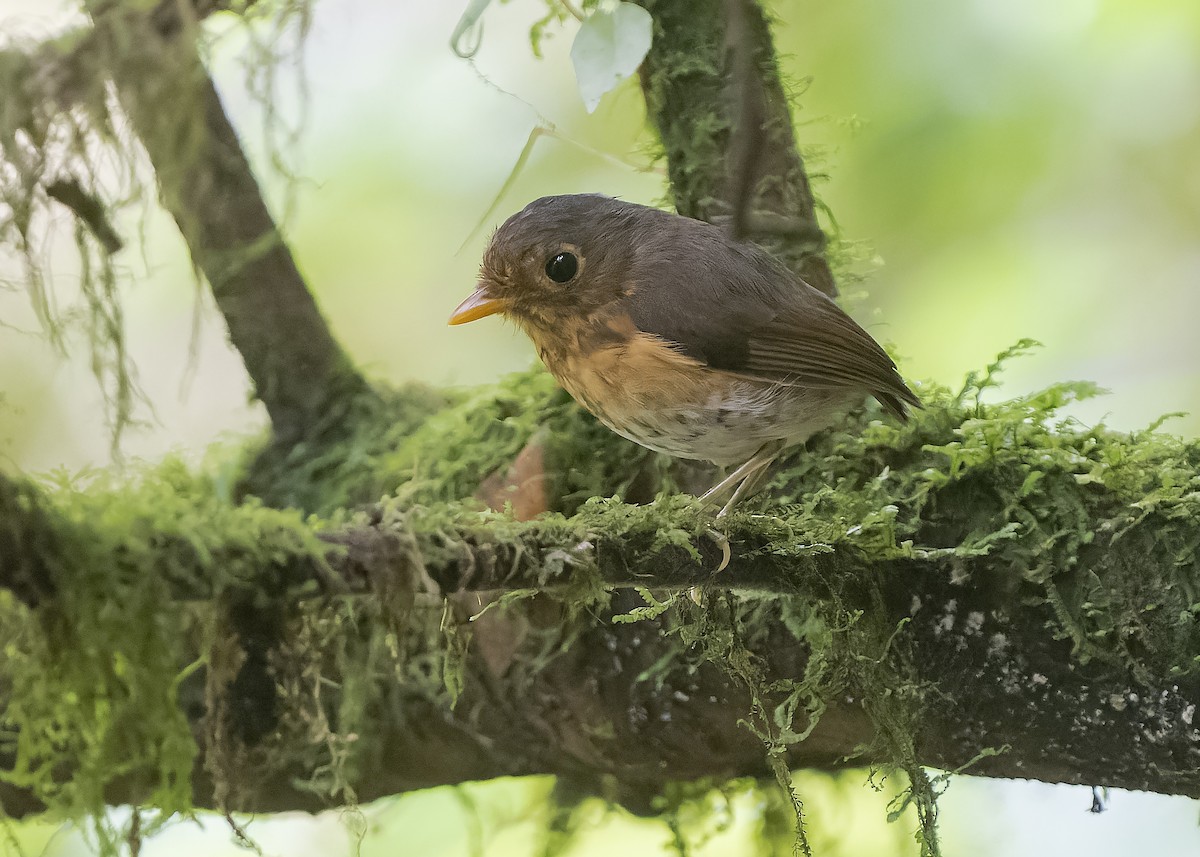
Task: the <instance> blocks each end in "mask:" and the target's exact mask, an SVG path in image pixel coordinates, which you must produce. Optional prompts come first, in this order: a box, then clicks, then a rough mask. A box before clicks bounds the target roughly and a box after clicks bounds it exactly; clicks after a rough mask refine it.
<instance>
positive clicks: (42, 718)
mask: <svg viewBox="0 0 1200 857" xmlns="http://www.w3.org/2000/svg"><path fill="white" fill-rule="evenodd" d="M217 485H218V483H217V481H216V480H213V479H211V478H208V477H205V476H199V475H196V474H194V473H191V472H189V471H188V470H187V469H185V467H184V466H183V465H182V464H180V463H178V462H167V463H165V464H163V465H162V466H160V467H158V468H157V469H155V470H154V471H153V472H151V473H148V474H146V475H145V476H144V477H143V478H142V479H140V480H138V481H137V482H135V483H133V484H130V483H128V482H121V483H118V482H117V481H116V480H115V479H113V478H112V477H109V476H106V475H102V474H92V475H89V476H88V477H86V478H81V479H78V480H68V479H66V478H58V479H55V480H53V481H48V482H47V483H45V484H44V485H43V486H42V491H41V492H38V496H40V498H41V512H40V514H39V515H37V516H35V517H31V516H28V515H24V516H19V517H16V518H10V519H9V520H8V521H6V524H8V525H10V526H16V525H20V526H21V527H23V533H22V536H21V539H20V544H21V546H22V550H24V551H26V553H25V554H24V556H23V557H22V560H23V562H24V563H25V564H26V565H28V566H29V567H30V568H33V567H35V566H36V569H37V573H38V574H39V575H40V576H41V578H42V583H43V587H42V591H41V592H40V593H39V597H38V602H39V606H38V607H37V608H36V609H30V608H29V607H27V606H26V605H25V604H23V603H21V602H19V601H17V600H16V598H14V597H13V593H12V592H10V591H5V592H3V593H0V652H2V653H3V654H2V656H0V683H3V685H4V687H5V697H4V701H3V704H4V708H3V712H2V715H0V717H2V720H3V724H4V729H5V735H6V736H8V737H7V738H6V739H5V742H4V747H3V749H4V752H5V753H6V754H7V755H9V757H10V758H11V759H12V763H11V767H9V768H8V769H6V770H5V771H3V772H2V773H0V776H2V777H3V779H4V780H5V781H7V782H9V783H12V784H13V785H16V786H19V787H21V788H24V789H28V790H29V791H30V792H32V794H33V795H34V796H35V797H36V798H37V799H38V800H40V801H42V802H43V803H45V804H46V806H47V807H49V809H50V810H51V812H52V813H53V814H55V815H58V816H65V817H68V818H76V819H82V818H86V817H91V818H95V819H100V818H102V817H103V815H104V812H105V809H106V807H107V806H108V805H109V804H111V803H113V802H120V801H123V800H127V799H128V798H129V797H136V798H139V799H144V800H145V802H146V803H147V804H148V805H151V806H154V807H155V808H157V809H159V810H161V811H162V812H161V815H160V816H158V817H159V818H160V819H164V820H165V819H167V818H169V817H170V816H171V814H172V813H176V812H186V811H188V810H190V809H191V806H192V791H191V788H192V779H191V778H192V773H193V763H194V760H195V755H196V746H195V742H194V740H193V736H192V731H191V726H190V725H189V722H188V715H187V707H188V705H185V704H184V703H185V702H195V700H184V699H183V698H181V695H182V694H184V693H185V691H186V687H185V685H186V683H187V680H188V676H189V675H191V674H192V673H193V672H194V671H195V670H196V668H197V667H199V666H201V665H202V663H203V659H201V660H197V652H203V651H205V650H206V643H207V642H210V640H209V639H208V635H207V628H208V625H209V623H208V622H207V620H206V619H205V616H206V611H205V610H204V609H202V608H199V607H196V606H192V605H188V604H186V603H182V602H180V601H177V600H175V598H174V595H175V593H176V591H177V589H178V586H179V584H180V582H181V581H187V582H188V586H189V588H191V589H192V591H194V592H195V591H199V592H210V593H212V594H214V595H215V594H218V593H220V592H222V591H225V590H227V589H230V588H234V587H252V586H253V587H258V586H261V585H262V581H263V578H264V575H265V574H271V575H275V576H277V577H280V578H283V579H284V580H285V581H286V579H287V578H288V577H289V576H292V575H295V576H296V577H298V578H300V579H306V578H308V579H310V578H311V576H312V564H313V563H319V562H321V557H322V556H323V555H324V550H325V548H324V546H323V545H322V543H320V542H319V541H318V540H317V539H316V537H315V536H314V534H313V529H312V527H311V526H310V525H308V524H306V523H305V522H304V521H303V519H302V518H301V517H300V515H299V514H298V513H295V512H279V511H275V510H271V509H266V508H263V507H261V505H259V504H256V503H250V504H248V505H242V506H238V507H235V506H233V505H231V504H230V503H229V502H227V501H226V500H223V499H221V497H220V492H219V491H218V490H217ZM25 490H28V486H25ZM35 530H36V532H35ZM6 570H7V569H6ZM143 832H146V828H145V827H143ZM107 844H108V845H109V846H111V845H112V842H108V843H107Z"/></svg>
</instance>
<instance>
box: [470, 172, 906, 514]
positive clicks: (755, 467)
mask: <svg viewBox="0 0 1200 857" xmlns="http://www.w3.org/2000/svg"><path fill="white" fill-rule="evenodd" d="M495 314H501V315H503V316H505V317H506V318H508V319H510V320H512V321H514V322H515V323H516V324H517V326H518V327H520V328H521V329H522V330H523V331H524V332H525V333H526V334H527V335H528V336H529V338H530V339H531V340H532V341H533V344H534V346H535V347H536V349H537V352H538V355H539V356H540V357H541V360H542V362H543V363H544V364H545V365H546V368H547V369H549V371H550V373H551V374H552V375H553V376H554V377H555V378H556V379H557V381H558V382H559V384H560V385H561V386H562V387H564V388H565V389H566V390H567V392H568V393H570V394H571V396H572V397H573V398H574V399H575V400H576V401H577V402H578V403H579V404H580V405H582V406H583V407H584V408H585V409H586V410H588V411H590V412H591V413H592V414H593V415H594V416H595V417H596V418H597V419H598V420H599V421H600V422H601V423H603V424H604V425H605V426H607V427H608V428H609V429H611V430H612V431H614V432H616V433H617V434H619V435H621V436H622V437H625V438H628V439H629V440H632V441H634V442H636V443H638V444H640V445H642V446H644V447H647V448H648V449H651V450H654V451H656V452H661V453H665V454H667V455H670V456H674V457H676V458H686V459H693V460H703V461H710V462H712V463H713V464H716V465H718V466H721V467H724V468H730V467H733V468H734V469H733V470H732V472H730V473H729V474H728V475H727V476H725V477H724V478H723V479H721V480H720V481H718V482H717V484H716V485H714V486H713V487H712V488H711V489H710V490H709V491H708V492H706V493H705V494H704V495H703V496H702V498H701V499H702V500H704V501H705V502H708V503H712V505H713V506H716V505H718V504H719V500H720V499H721V498H724V497H726V496H728V498H729V499H728V501H727V502H726V503H725V504H724V506H723V507H722V508H721V509H720V511H719V512H717V515H716V517H717V518H722V517H724V516H726V515H727V514H728V513H729V512H730V511H731V510H732V509H733V508H734V506H735V505H736V504H737V503H738V502H739V501H741V500H742V499H743V498H744V497H746V496H748V495H749V494H751V493H753V491H754V489H755V488H756V486H758V485H759V484H760V483H761V481H762V479H763V477H764V476H765V474H766V473H767V471H768V469H769V467H770V465H771V464H772V463H773V462H774V461H775V459H776V458H777V457H778V456H779V455H780V454H781V453H782V452H783V451H784V450H786V449H788V448H790V447H793V446H796V445H798V444H801V443H804V442H805V441H806V440H808V438H809V437H811V436H812V435H813V434H815V433H816V432H819V431H821V430H823V429H826V428H829V427H830V426H832V425H834V424H836V423H837V422H838V420H840V419H841V418H842V417H844V416H845V414H846V413H847V412H848V411H849V410H851V409H852V408H853V407H855V405H857V404H861V402H862V401H863V400H864V399H865V397H866V396H867V395H871V396H874V397H875V398H876V399H877V400H878V401H879V403H880V404H881V405H882V406H883V409H884V410H885V411H886V412H887V413H889V414H891V415H892V416H893V417H895V418H896V419H898V420H900V421H902V422H903V421H905V420H907V419H908V412H909V409H910V408H919V407H921V401H920V399H919V398H918V397H917V396H916V394H915V393H914V392H913V391H912V390H911V389H910V388H909V387H908V385H907V384H906V383H905V382H904V380H903V379H902V378H901V376H900V374H899V372H898V371H897V369H896V365H895V363H894V362H893V361H892V359H891V358H890V357H889V356H888V354H887V352H886V351H884V349H883V348H882V347H881V346H880V345H879V344H878V343H877V342H876V341H875V340H874V339H872V338H871V336H870V334H868V333H867V332H866V331H865V330H863V329H862V327H860V326H859V325H858V324H857V323H856V322H855V321H854V320H853V319H852V318H850V316H849V315H847V314H846V313H845V312H844V311H843V310H842V309H841V307H839V306H838V305H837V303H835V302H834V301H833V299H832V298H830V297H828V296H827V295H825V294H824V293H823V292H820V291H818V290H817V289H815V288H813V287H812V286H811V285H809V284H808V283H806V282H805V281H804V280H802V279H801V278H799V277H798V276H797V275H796V274H794V273H793V272H792V271H791V270H789V269H788V268H787V267H785V266H784V265H783V264H782V263H781V262H780V261H779V260H777V259H776V258H775V257H774V256H772V255H771V254H770V253H768V252H767V251H766V250H764V249H762V248H761V247H759V246H757V245H755V244H752V243H748V242H740V241H735V240H734V239H733V238H732V236H730V235H729V234H728V233H727V232H726V230H724V229H722V228H721V227H719V226H716V225H713V224H710V223H706V222H704V221H701V220H694V219H692V218H690V217H684V216H682V215H679V214H674V213H672V212H668V211H664V210H661V209H657V208H652V207H649V206H644V205H639V204H636V203H632V202H627V201H624V200H620V199H616V198H613V197H610V196H605V195H601V194H569V195H561V196H546V197H542V198H540V199H536V200H534V201H533V202H531V203H529V204H528V205H527V206H525V208H523V209H522V210H521V211H519V212H517V213H516V214H514V215H512V216H511V217H509V218H508V220H506V221H505V222H504V223H503V224H502V225H501V226H500V227H499V228H498V229H497V230H496V231H495V232H494V233H493V235H492V237H491V240H490V241H489V243H488V245H487V248H486V250H485V251H484V254H483V260H482V263H481V265H480V274H479V279H478V282H477V284H476V287H475V290H474V291H473V292H472V293H471V294H470V295H469V296H468V297H467V298H466V299H465V300H463V301H462V302H461V303H460V304H459V305H458V306H457V308H455V310H454V311H453V313H452V314H451V316H450V320H449V323H450V324H452V325H457V324H464V323H467V322H471V321H476V320H478V319H481V318H485V317H487V316H490V315H495Z"/></svg>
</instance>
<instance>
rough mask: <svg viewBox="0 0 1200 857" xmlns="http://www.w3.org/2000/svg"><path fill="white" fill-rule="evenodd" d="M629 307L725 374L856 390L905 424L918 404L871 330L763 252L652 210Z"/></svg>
mask: <svg viewBox="0 0 1200 857" xmlns="http://www.w3.org/2000/svg"><path fill="white" fill-rule="evenodd" d="M646 211H647V212H649V214H647V215H646V216H647V219H648V220H650V221H651V223H650V225H649V226H647V228H645V229H644V231H642V233H641V235H639V241H638V244H637V246H638V247H639V253H638V259H637V260H636V267H635V271H636V275H633V276H628V279H627V282H629V283H630V284H631V285H632V286H633V287H632V288H630V289H629V290H628V293H627V297H626V298H625V301H624V303H625V306H626V308H627V309H628V312H629V314H630V317H631V318H632V320H633V322H634V324H635V325H636V326H637V327H638V329H640V330H642V331H644V332H646V333H650V334H654V335H656V336H659V337H661V338H662V339H664V340H666V341H667V342H670V343H672V344H673V345H674V346H675V347H676V348H678V349H679V350H680V351H681V352H682V353H684V354H687V355H688V356H690V357H694V358H696V359H697V360H702V361H703V362H704V363H705V364H707V365H708V366H711V367H713V368H714V369H723V370H725V371H728V372H735V373H738V374H742V375H747V376H751V377H756V378H763V379H767V380H771V381H777V382H781V383H788V384H796V385H798V386H808V387H818V388H827V389H828V388H832V389H839V388H851V389H854V388H857V389H861V390H863V391H864V392H866V393H870V394H871V395H873V396H874V397H875V398H877V399H878V400H879V402H880V404H882V405H883V406H884V408H885V409H887V411H888V412H890V413H892V414H894V415H895V416H896V417H898V418H899V419H901V420H903V419H905V418H906V416H907V414H906V409H905V405H911V406H913V407H920V406H921V403H920V400H919V399H918V398H917V397H916V395H915V394H913V392H912V391H911V390H910V389H909V388H908V387H907V386H906V385H905V383H904V380H903V379H902V378H901V377H900V375H899V374H898V373H897V372H896V366H895V364H894V363H892V360H891V358H890V357H888V355H887V352H885V351H884V350H883V349H882V348H881V347H880V346H879V344H878V343H877V342H875V340H874V339H872V338H871V336H870V334H868V333H867V332H866V331H865V330H863V329H862V328H861V327H859V326H858V325H857V324H856V323H855V322H854V320H853V319H852V318H850V316H848V315H846V313H845V312H843V311H842V309H841V307H839V306H838V305H837V304H836V303H834V302H833V300H832V299H830V298H828V297H826V296H825V295H824V294H822V293H821V292H818V291H817V290H816V289H814V288H813V287H812V286H810V285H808V284H807V283H805V282H803V281H801V280H799V279H797V278H796V277H795V275H793V274H792V273H791V272H790V271H789V270H788V269H787V268H785V267H784V266H783V265H782V264H780V263H779V262H778V261H777V260H776V259H775V258H774V257H772V256H770V255H769V254H768V253H766V252H765V251H763V250H762V249H760V248H758V247H756V246H754V245H751V244H740V243H735V242H733V241H731V240H730V239H729V238H728V237H727V236H726V235H725V234H724V233H723V232H722V231H721V230H718V229H716V228H714V227H712V226H709V225H708V224H705V223H700V222H698V221H694V220H688V219H686V218H682V217H677V216H675V215H669V214H666V213H665V212H658V211H653V210H652V209H647V210H646Z"/></svg>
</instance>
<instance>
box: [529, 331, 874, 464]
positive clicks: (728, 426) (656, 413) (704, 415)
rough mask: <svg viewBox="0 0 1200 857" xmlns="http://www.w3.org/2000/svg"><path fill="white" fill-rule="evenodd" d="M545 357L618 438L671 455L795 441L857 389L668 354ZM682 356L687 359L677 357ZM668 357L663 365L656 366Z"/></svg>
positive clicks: (740, 453) (696, 455)
mask: <svg viewBox="0 0 1200 857" xmlns="http://www.w3.org/2000/svg"><path fill="white" fill-rule="evenodd" d="M614 352H617V353H614V354H613V355H610V356H609V359H600V360H597V359H595V356H594V355H591V356H589V358H585V359H582V360H576V359H567V360H564V361H553V362H552V361H550V360H546V363H547V365H548V366H549V368H550V370H551V372H552V373H553V374H554V375H555V377H556V378H557V379H558V381H559V383H560V384H562V385H563V387H564V388H565V389H566V390H567V392H569V393H570V394H571V396H572V397H574V399H575V400H576V401H577V402H579V403H580V404H581V405H583V407H585V408H587V410H589V411H591V413H592V414H594V415H595V416H596V418H597V419H599V420H600V422H602V423H604V425H606V426H607V427H608V428H610V429H612V430H613V431H614V432H616V433H617V434H619V435H621V436H622V437H625V438H628V439H629V440H632V441H634V442H636V443H639V444H641V445H642V446H645V447H648V448H649V449H652V450H654V451H656V452H662V453H666V454H667V455H671V456H675V457H677V458H690V459H700V460H704V461H711V462H714V463H716V464H721V465H731V464H741V463H743V462H745V461H746V460H747V459H749V458H750V457H751V456H752V455H754V454H755V453H756V452H758V450H759V449H761V448H762V446H763V445H764V444H766V443H769V442H771V441H777V440H782V441H784V443H785V445H786V446H790V445H793V444H797V443H802V442H803V441H805V440H806V439H808V437H809V436H810V435H812V434H813V433H814V432H817V431H820V430H821V429H823V428H826V427H827V426H829V425H831V424H832V423H833V422H834V421H835V420H836V419H838V417H840V416H841V415H842V414H843V413H844V412H845V411H846V410H847V409H848V408H849V407H850V406H851V404H852V403H853V402H854V401H855V399H857V398H861V395H860V394H855V393H851V392H849V391H847V390H844V389H843V390H814V389H806V388H798V387H794V386H789V385H785V384H778V383H771V382H768V381H759V380H756V379H752V378H744V377H740V376H737V375H733V374H731V373H727V372H721V371H717V370H713V369H709V368H708V367H705V366H702V365H699V364H693V365H688V366H682V365H679V363H678V361H676V360H675V359H674V358H675V357H677V356H678V355H674V354H668V355H667V357H666V358H665V360H664V359H663V358H662V357H660V356H658V355H650V356H648V357H645V358H644V359H638V358H637V356H636V355H631V354H630V353H629V352H628V351H618V350H617V349H614ZM680 359H688V358H680ZM667 361H669V364H668V365H663V364H664V363H666V362H667Z"/></svg>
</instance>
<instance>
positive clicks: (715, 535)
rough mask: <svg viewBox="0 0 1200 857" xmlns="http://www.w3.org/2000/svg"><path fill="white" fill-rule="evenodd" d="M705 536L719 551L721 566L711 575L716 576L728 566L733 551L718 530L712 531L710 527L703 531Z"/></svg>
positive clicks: (726, 538)
mask: <svg viewBox="0 0 1200 857" xmlns="http://www.w3.org/2000/svg"><path fill="white" fill-rule="evenodd" d="M705 535H707V536H708V537H709V538H710V539H712V540H713V543H714V544H716V546H717V547H718V548H720V549H721V564H720V565H718V566H717V568H716V570H715V571H714V572H713V574H718V573H720V572H722V571H724V570H725V567H726V566H727V565H729V560H730V559H732V558H733V551H732V550H730V548H729V537H728V536H727V535H725V534H724V533H722V532H719V531H718V530H714V529H713V528H712V527H709V528H708V529H707V530H706V531H705Z"/></svg>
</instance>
